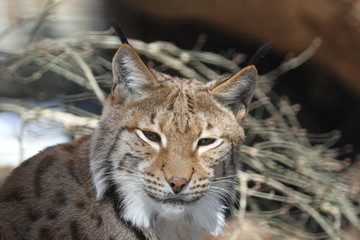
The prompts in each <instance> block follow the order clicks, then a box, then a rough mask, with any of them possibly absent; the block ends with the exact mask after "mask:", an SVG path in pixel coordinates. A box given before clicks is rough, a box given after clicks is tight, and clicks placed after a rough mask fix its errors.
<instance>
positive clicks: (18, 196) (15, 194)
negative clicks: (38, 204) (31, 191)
mask: <svg viewBox="0 0 360 240" xmlns="http://www.w3.org/2000/svg"><path fill="white" fill-rule="evenodd" d="M24 199H25V195H24V193H23V192H22V191H21V190H20V189H17V188H16V189H14V190H12V191H11V192H10V194H9V195H6V196H5V197H4V201H5V202H11V201H22V200H24Z"/></svg>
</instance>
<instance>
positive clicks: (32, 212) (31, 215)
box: [28, 209, 42, 222]
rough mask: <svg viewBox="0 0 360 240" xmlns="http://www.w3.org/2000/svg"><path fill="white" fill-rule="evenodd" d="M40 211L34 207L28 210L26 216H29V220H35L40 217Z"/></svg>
mask: <svg viewBox="0 0 360 240" xmlns="http://www.w3.org/2000/svg"><path fill="white" fill-rule="evenodd" d="M41 215H42V214H41V212H40V211H38V210H34V209H29V210H28V217H29V218H30V221H32V222H35V221H37V220H38V219H39V218H40V217H41Z"/></svg>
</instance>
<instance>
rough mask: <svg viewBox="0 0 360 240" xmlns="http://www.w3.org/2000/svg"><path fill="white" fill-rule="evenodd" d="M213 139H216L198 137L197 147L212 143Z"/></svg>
mask: <svg viewBox="0 0 360 240" xmlns="http://www.w3.org/2000/svg"><path fill="white" fill-rule="evenodd" d="M215 141H216V139H214V138H202V139H199V141H198V144H197V145H198V146H199V147H201V146H207V145H210V144H213V143H214V142H215Z"/></svg>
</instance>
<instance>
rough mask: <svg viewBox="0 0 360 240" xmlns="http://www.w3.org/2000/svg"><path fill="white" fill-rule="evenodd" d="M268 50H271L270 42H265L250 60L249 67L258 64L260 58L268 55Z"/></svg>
mask: <svg viewBox="0 0 360 240" xmlns="http://www.w3.org/2000/svg"><path fill="white" fill-rule="evenodd" d="M270 48H271V44H270V42H267V43H265V44H264V45H262V46H261V47H260V48H259V49H258V50H257V51H256V52H255V54H254V55H253V56H252V58H251V59H250V62H249V65H255V64H256V63H257V62H259V61H260V59H261V58H263V57H265V56H266V55H267V54H268V52H269V50H270Z"/></svg>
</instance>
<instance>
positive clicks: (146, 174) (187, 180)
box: [90, 44, 257, 238]
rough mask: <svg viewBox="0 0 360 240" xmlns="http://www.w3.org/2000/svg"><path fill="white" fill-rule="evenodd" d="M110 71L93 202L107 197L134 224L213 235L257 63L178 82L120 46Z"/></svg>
mask: <svg viewBox="0 0 360 240" xmlns="http://www.w3.org/2000/svg"><path fill="white" fill-rule="evenodd" d="M113 69H114V83H115V85H114V88H113V91H112V94H111V95H110V97H109V98H108V100H107V103H106V106H105V108H104V111H103V115H102V119H101V121H100V123H99V126H98V128H97V130H96V134H95V135H94V137H93V140H92V150H91V156H90V158H91V171H92V176H93V182H94V185H95V187H96V192H97V198H98V200H102V199H107V198H109V196H110V198H109V199H111V200H112V201H114V206H115V207H116V208H117V210H118V211H119V212H120V215H121V217H122V218H123V219H125V220H127V221H129V222H130V223H131V224H133V225H134V226H135V227H138V228H149V227H154V226H158V228H163V229H165V228H176V227H175V226H178V225H181V224H188V225H190V226H196V227H197V228H200V229H205V230H207V231H209V232H210V233H212V234H213V235H218V234H219V233H220V232H221V229H222V228H223V226H224V225H225V223H226V215H227V214H228V213H229V212H231V210H232V207H233V202H234V200H235V199H234V197H235V193H234V190H233V185H234V183H235V179H236V167H237V166H238V163H236V162H237V161H239V159H238V148H239V144H240V143H241V142H242V140H243V139H244V133H243V129H242V127H241V121H242V118H243V117H244V116H245V113H246V108H247V105H248V103H249V101H250V100H251V97H252V95H253V91H254V88H255V85H256V79H257V73H256V70H255V68H254V67H247V68H245V69H243V70H242V71H240V72H239V73H237V74H236V75H234V76H233V77H231V78H229V79H226V80H219V81H212V82H209V83H202V82H198V81H196V80H187V79H180V78H176V77H170V76H168V75H165V74H161V73H158V72H156V71H152V70H150V69H148V68H147V67H146V66H145V64H144V63H143V62H142V61H141V60H140V58H139V57H138V55H137V54H136V53H135V51H134V50H133V49H132V48H131V47H130V46H129V45H127V44H124V45H122V47H120V49H119V50H118V52H117V54H116V55H115V57H114V60H113ZM161 234H162V237H163V238H165V237H166V236H168V235H166V234H164V233H159V235H161ZM160 238H161V237H160Z"/></svg>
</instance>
